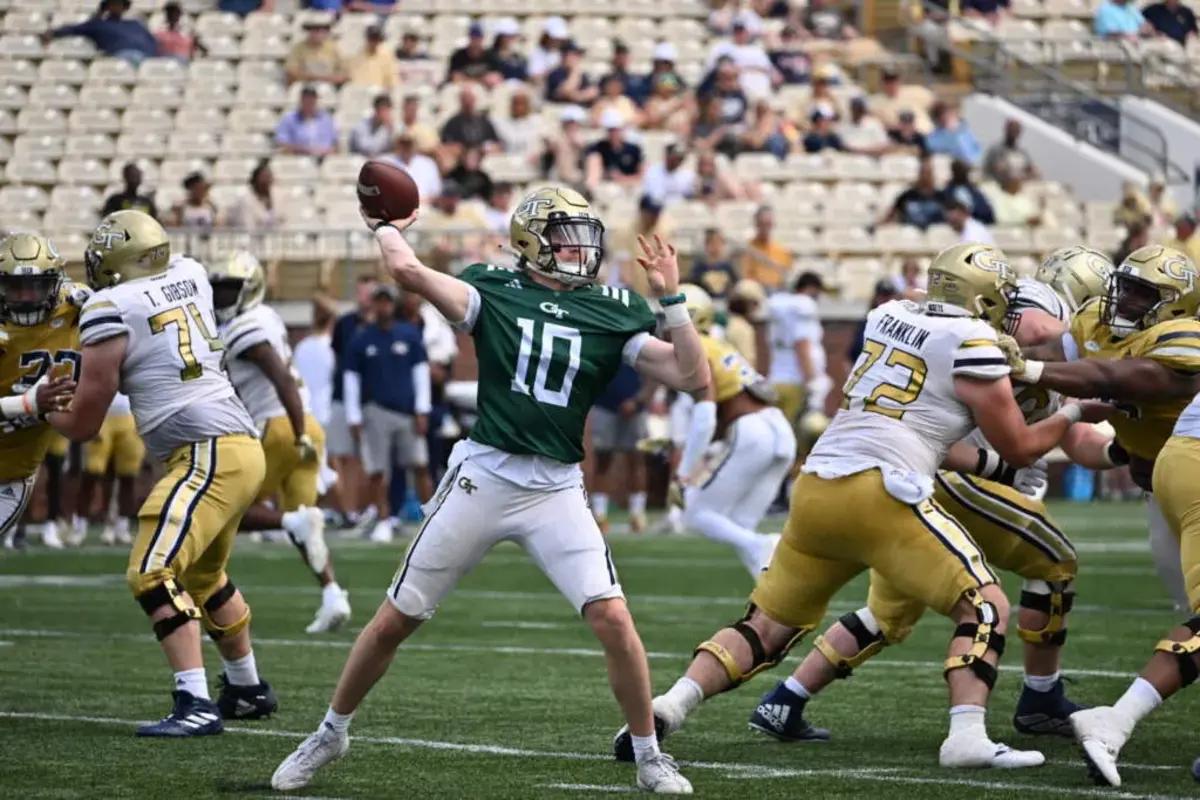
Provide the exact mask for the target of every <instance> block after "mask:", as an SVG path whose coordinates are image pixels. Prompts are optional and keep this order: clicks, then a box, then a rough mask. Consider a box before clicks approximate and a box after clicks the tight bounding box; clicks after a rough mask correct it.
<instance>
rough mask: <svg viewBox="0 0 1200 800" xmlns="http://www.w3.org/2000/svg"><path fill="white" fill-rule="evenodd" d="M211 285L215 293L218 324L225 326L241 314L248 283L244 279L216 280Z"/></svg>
mask: <svg viewBox="0 0 1200 800" xmlns="http://www.w3.org/2000/svg"><path fill="white" fill-rule="evenodd" d="M209 283H210V285H211V286H212V293H213V313H214V314H215V315H216V318H217V322H218V323H220V324H222V325H224V324H225V323H227V322H229V321H230V320H232V319H233V318H234V317H236V316H237V315H238V314H239V313H240V312H241V309H242V299H243V296H244V295H245V293H246V288H247V282H246V281H245V280H243V279H242V278H215V279H213V280H211V281H210V282H209Z"/></svg>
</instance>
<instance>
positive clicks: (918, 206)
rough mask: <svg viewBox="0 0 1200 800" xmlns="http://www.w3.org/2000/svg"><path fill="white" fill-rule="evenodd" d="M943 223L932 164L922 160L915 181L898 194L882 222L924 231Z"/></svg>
mask: <svg viewBox="0 0 1200 800" xmlns="http://www.w3.org/2000/svg"><path fill="white" fill-rule="evenodd" d="M943 221H945V219H944V215H943V213H942V198H941V195H940V194H939V193H938V190H937V186H936V185H935V184H934V180H933V162H931V161H930V160H929V158H928V157H926V158H922V159H921V165H920V167H919V168H918V170H917V179H916V181H915V182H913V185H912V186H910V187H908V188H907V189H905V190H904V191H903V192H901V193H900V194H899V196H898V197H897V198H896V200H895V202H893V203H892V207H891V209H890V210H889V211H888V213H887V215H886V216H885V217H884V218H883V220H882V222H884V223H888V222H899V223H900V224H901V225H913V226H916V227H918V228H920V229H921V230H925V229H926V228H928V227H929V226H930V225H936V224H938V223H939V222H943Z"/></svg>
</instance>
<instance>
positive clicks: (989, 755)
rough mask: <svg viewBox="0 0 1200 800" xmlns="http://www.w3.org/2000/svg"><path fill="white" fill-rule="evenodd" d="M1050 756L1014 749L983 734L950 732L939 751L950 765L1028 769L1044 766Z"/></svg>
mask: <svg viewBox="0 0 1200 800" xmlns="http://www.w3.org/2000/svg"><path fill="white" fill-rule="evenodd" d="M1045 763H1046V757H1045V756H1044V755H1042V754H1041V753H1039V752H1038V751H1037V750H1014V749H1012V748H1011V747H1009V746H1008V745H1006V744H1001V743H999V742H993V741H992V740H991V739H988V738H986V737H983V736H977V735H973V734H969V733H968V734H962V733H960V734H958V735H957V736H947V737H946V740H945V741H943V742H942V747H941V749H940V750H939V751H938V764H940V765H941V766H943V767H947V768H950V769H982V768H986V767H991V768H993V769H1024V768H1026V767H1040V766H1041V765H1042V764H1045Z"/></svg>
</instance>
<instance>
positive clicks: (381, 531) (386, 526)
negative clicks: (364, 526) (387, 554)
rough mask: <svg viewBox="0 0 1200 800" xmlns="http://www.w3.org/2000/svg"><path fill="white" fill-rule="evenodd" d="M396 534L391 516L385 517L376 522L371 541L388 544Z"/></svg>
mask: <svg viewBox="0 0 1200 800" xmlns="http://www.w3.org/2000/svg"><path fill="white" fill-rule="evenodd" d="M395 536H396V531H395V528H394V527H393V525H392V520H391V518H390V517H389V518H385V519H381V520H379V522H376V523H375V527H374V529H372V530H371V541H372V542H377V543H379V544H387V543H388V542H390V541H392V539H393V538H395Z"/></svg>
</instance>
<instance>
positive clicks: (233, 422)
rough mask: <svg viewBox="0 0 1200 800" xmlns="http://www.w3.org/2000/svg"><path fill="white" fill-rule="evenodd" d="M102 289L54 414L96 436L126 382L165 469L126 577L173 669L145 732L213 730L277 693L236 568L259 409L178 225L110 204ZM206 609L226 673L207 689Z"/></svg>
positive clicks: (264, 709)
mask: <svg viewBox="0 0 1200 800" xmlns="http://www.w3.org/2000/svg"><path fill="white" fill-rule="evenodd" d="M84 261H85V264H86V266H87V275H88V284H89V285H90V286H91V287H92V289H94V290H95V292H96V293H95V294H94V295H92V297H91V299H89V300H88V301H87V303H85V304H84V306H83V311H82V313H81V316H80V324H79V332H80V340H81V343H82V345H83V373H82V375H81V376H80V379H79V386H78V388H77V390H76V393H75V398H74V401H73V402H72V403H71V407H70V409H69V410H68V411H63V412H57V413H53V414H50V415H49V420H50V424H52V425H53V426H54V427H55V428H57V429H58V430H59V431H60V432H61V433H62V434H63V435H65V436H67V437H69V438H71V439H73V440H75V441H86V440H88V439H90V438H92V437H93V436H95V435H96V432H97V431H98V430H99V429H100V425H101V423H102V422H103V421H104V416H105V413H106V412H107V411H108V408H109V405H110V404H111V403H112V399H113V396H114V395H116V393H117V391H118V390H120V391H123V392H124V393H125V394H127V395H129V402H130V405H131V407H132V409H133V416H134V419H135V420H136V421H137V427H138V433H139V434H140V435H141V437H142V439H143V440H145V442H146V447H147V449H148V450H149V451H150V452H151V454H152V455H154V457H155V458H158V459H161V460H163V461H165V462H166V467H167V469H166V474H165V475H163V477H162V479H161V480H160V481H159V482H158V483H157V484H156V485H155V487H154V489H153V491H152V492H151V493H150V496H149V497H148V498H147V499H146V502H145V503H144V504H143V505H142V507H141V509H140V510H139V511H138V531H137V536H136V538H135V539H134V542H133V549H132V551H131V552H130V556H129V567H128V569H127V571H126V574H125V577H126V579H127V580H128V582H129V588H130V589H131V590H132V591H133V595H134V598H135V599H136V600H137V601H138V603H139V604H140V605H141V606H142V609H143V610H144V611H145V612H146V614H147V615H148V616H149V617H150V620H151V623H152V627H153V629H154V634H155V636H156V637H157V638H158V641H159V644H160V645H161V647H162V649H163V653H164V654H165V655H166V657H167V662H168V663H169V664H170V665H171V668H172V670H173V671H174V673H175V691H174V692H172V695H173V698H174V707H173V709H172V711H171V713H170V714H169V715H168V716H167V717H165V718H164V719H162V720H161V721H159V722H156V723H152V724H150V725H144V726H142V727H140V728H138V730H137V733H138V735H139V736H171V737H177V736H204V735H208V734H216V733H220V732H221V731H222V730H223V726H222V723H221V718H222V717H225V718H227V719H229V718H239V719H253V718H257V717H262V716H267V715H269V714H271V713H272V712H273V711H274V710H275V709H276V707H277V705H278V703H277V701H276V699H275V694H274V692H273V691H272V690H271V687H270V686H269V685H268V684H267V683H266V682H265V681H263V680H261V679H260V678H259V676H258V670H257V667H256V665H255V661H254V653H253V651H252V650H251V647H250V628H249V625H250V607H249V606H248V605H247V604H246V601H245V600H244V599H243V597H242V594H241V592H239V591H238V590H237V588H235V587H234V585H233V583H232V581H230V580H229V578H228V576H227V575H226V574H225V567H226V565H227V564H228V561H229V554H230V551H231V550H232V548H233V542H234V537H235V535H236V534H237V528H238V522H240V521H241V518H242V514H243V513H244V512H245V510H246V509H247V508H248V507H249V506H250V504H251V503H252V502H253V501H254V497H255V495H257V493H258V488H259V486H260V485H261V484H262V479H263V472H264V467H263V452H262V447H261V446H260V445H259V443H258V437H257V435H256V431H255V429H254V422H253V420H251V419H250V415H249V414H247V413H246V408H245V406H243V405H242V403H241V401H240V400H238V398H237V395H236V394H235V393H234V390H233V386H232V385H231V384H230V383H229V378H228V377H227V376H226V375H225V371H224V369H222V367H221V351H222V345H221V342H220V340H219V339H218V338H217V337H216V320H215V319H214V316H213V305H212V290H211V289H210V288H209V285H208V275H207V274H206V273H205V271H204V267H203V266H201V265H200V264H199V263H197V262H196V261H193V260H192V259H190V258H186V257H182V256H176V257H175V258H170V243H169V241H168V239H167V233H166V231H164V230H163V228H162V226H161V225H159V224H158V223H157V222H156V221H155V220H154V219H153V218H151V217H149V216H147V215H146V214H143V213H141V212H140V211H117V212H115V213H113V214H109V215H108V216H107V217H105V218H104V219H103V220H101V222H100V225H99V226H97V228H96V230H95V232H94V233H93V234H92V238H91V241H90V242H89V244H88V247H87V250H86V251H85V252H84ZM197 621H200V622H201V623H202V624H203V625H204V628H205V630H207V631H208V634H209V635H210V636H211V637H212V638H213V639H214V640H215V641H216V645H217V649H218V650H219V651H220V653H221V661H222V662H223V664H224V666H225V672H224V674H223V675H222V676H221V684H222V688H221V694H220V697H219V698H218V702H217V703H213V702H212V700H211V699H209V694H208V682H207V679H206V676H205V671H204V660H203V655H202V653H201V649H200V627H199V625H197V624H196V623H197Z"/></svg>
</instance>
